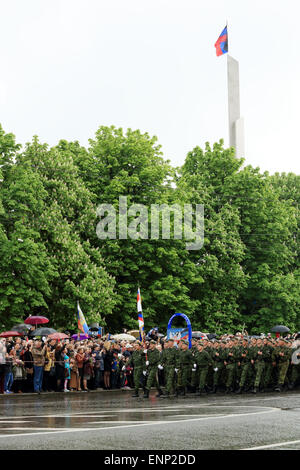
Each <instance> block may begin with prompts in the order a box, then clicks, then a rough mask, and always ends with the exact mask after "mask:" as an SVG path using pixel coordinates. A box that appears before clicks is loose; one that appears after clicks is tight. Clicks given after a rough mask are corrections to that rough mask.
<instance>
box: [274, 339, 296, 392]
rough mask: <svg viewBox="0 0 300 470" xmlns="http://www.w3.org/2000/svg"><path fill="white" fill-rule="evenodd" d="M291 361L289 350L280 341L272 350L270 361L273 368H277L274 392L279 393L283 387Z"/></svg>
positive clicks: (284, 343)
mask: <svg viewBox="0 0 300 470" xmlns="http://www.w3.org/2000/svg"><path fill="white" fill-rule="evenodd" d="M290 359H291V349H290V348H289V347H287V344H286V342H285V340H284V339H280V340H279V341H278V342H277V345H276V346H275V348H274V351H273V355H272V360H273V365H274V367H276V365H277V368H278V376H277V377H278V378H277V385H276V387H275V391H276V392H281V391H282V389H283V386H284V382H285V378H286V374H287V371H288V367H289V364H290Z"/></svg>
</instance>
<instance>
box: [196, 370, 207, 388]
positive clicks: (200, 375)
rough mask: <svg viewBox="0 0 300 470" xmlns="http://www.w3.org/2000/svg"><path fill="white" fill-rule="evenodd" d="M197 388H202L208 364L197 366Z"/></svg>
mask: <svg viewBox="0 0 300 470" xmlns="http://www.w3.org/2000/svg"><path fill="white" fill-rule="evenodd" d="M198 370H199V390H200V391H201V390H204V389H205V385H206V378H207V374H208V366H202V367H201V366H199V367H198Z"/></svg>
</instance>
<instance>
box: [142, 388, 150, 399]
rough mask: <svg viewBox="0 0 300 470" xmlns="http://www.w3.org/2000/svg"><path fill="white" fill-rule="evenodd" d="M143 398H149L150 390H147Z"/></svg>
mask: <svg viewBox="0 0 300 470" xmlns="http://www.w3.org/2000/svg"><path fill="white" fill-rule="evenodd" d="M143 398H149V390H146V389H145V393H144V397H143Z"/></svg>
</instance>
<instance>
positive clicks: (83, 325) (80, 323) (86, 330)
mask: <svg viewBox="0 0 300 470" xmlns="http://www.w3.org/2000/svg"><path fill="white" fill-rule="evenodd" d="M77 318H78V329H79V330H80V331H81V332H82V333H83V334H85V335H86V337H87V338H88V336H89V327H88V325H87V322H86V320H85V318H84V315H83V313H82V311H81V308H80V305H79V302H77Z"/></svg>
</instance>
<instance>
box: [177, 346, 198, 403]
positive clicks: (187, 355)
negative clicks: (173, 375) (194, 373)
mask: <svg viewBox="0 0 300 470" xmlns="http://www.w3.org/2000/svg"><path fill="white" fill-rule="evenodd" d="M179 344H180V349H179V354H178V356H177V358H176V359H177V360H176V368H175V371H176V370H177V373H179V377H180V382H178V383H177V393H178V392H180V393H179V394H180V395H185V394H186V392H187V386H188V376H189V372H190V370H191V369H192V368H193V364H194V358H193V356H192V353H191V351H190V349H189V343H188V341H185V340H182V341H180V343H179Z"/></svg>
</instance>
